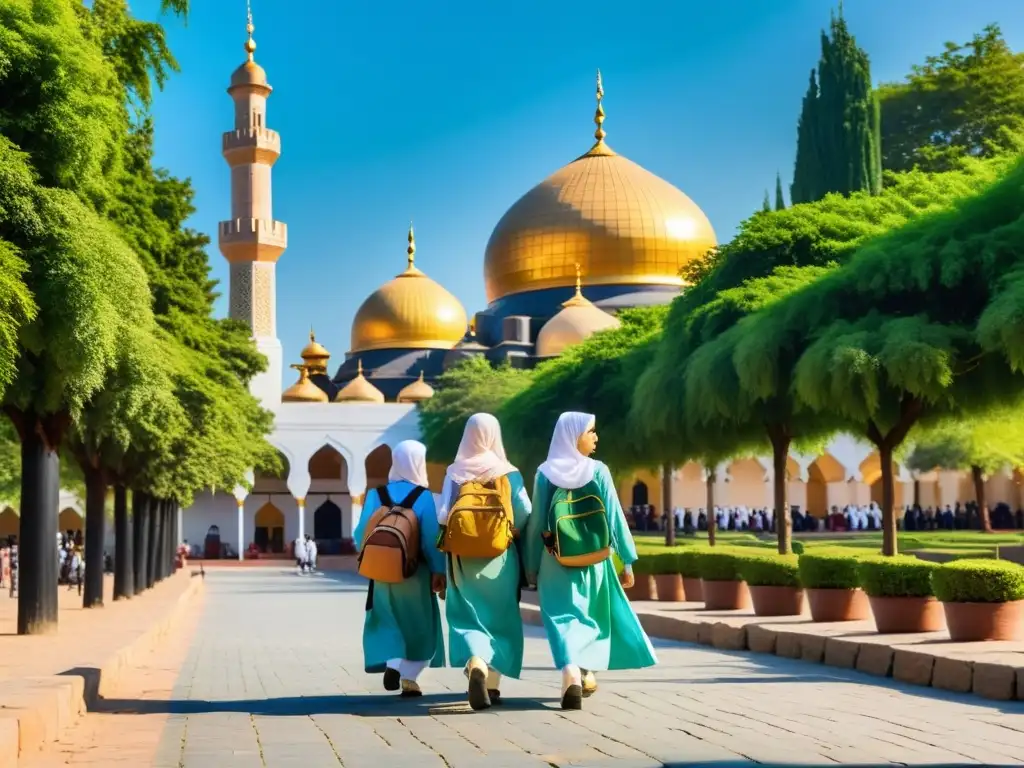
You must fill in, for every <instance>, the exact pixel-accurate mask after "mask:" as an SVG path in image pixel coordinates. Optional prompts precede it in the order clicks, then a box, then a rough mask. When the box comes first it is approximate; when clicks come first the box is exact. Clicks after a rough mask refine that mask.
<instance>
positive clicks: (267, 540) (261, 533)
mask: <svg viewBox="0 0 1024 768" xmlns="http://www.w3.org/2000/svg"><path fill="white" fill-rule="evenodd" d="M255 524H256V530H255V531H254V535H253V541H254V542H255V543H256V548H257V549H259V551H260V552H273V553H275V554H280V553H282V552H284V513H283V512H282V511H281V510H280V509H278V508H277V507H275V506H274V504H273V502H270V501H268V502H267V503H266V504H264V505H263V506H262V507H260V508H259V509H258V510H256V520H255Z"/></svg>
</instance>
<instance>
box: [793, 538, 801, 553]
mask: <svg viewBox="0 0 1024 768" xmlns="http://www.w3.org/2000/svg"><path fill="white" fill-rule="evenodd" d="M792 549H793V554H794V555H802V554H803V553H804V545H803V542H801V541H794V542H793V543H792Z"/></svg>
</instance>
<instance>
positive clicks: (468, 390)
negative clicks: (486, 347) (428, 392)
mask: <svg viewBox="0 0 1024 768" xmlns="http://www.w3.org/2000/svg"><path fill="white" fill-rule="evenodd" d="M531 378H532V372H531V371H526V370H520V369H518V368H513V367H512V366H511V365H509V364H508V363H505V364H503V365H499V366H492V365H491V363H490V362H489V361H488V360H487V359H486V358H484V357H483V356H474V357H470V358H467V359H466V360H463V361H462V362H461V363H459V364H458V365H456V366H454V367H452V368H451V369H449V370H447V371H445V372H444V373H443V374H441V376H440V378H439V379H438V381H437V385H436V393H435V394H434V396H433V397H432V398H430V399H429V400H427V401H426V402H424V403H422V404H421V406H420V412H419V420H420V430H421V431H422V433H423V442H424V444H425V445H426V446H427V457H428V459H429V460H430V461H436V462H438V463H441V464H447V463H450V462H451V461H453V460H454V459H455V454H456V452H457V451H458V449H459V442H460V441H461V440H462V431H463V429H465V427H466V420H467V419H468V418H469V417H470V416H472V415H473V414H474V413H490V414H495V415H496V414H497V413H498V410H499V409H500V408H501V406H502V405H503V404H504V403H505V401H506V400H508V399H509V398H510V397H512V396H513V395H515V394H516V393H518V392H520V391H522V390H523V389H524V388H525V387H527V386H529V384H530V380H531Z"/></svg>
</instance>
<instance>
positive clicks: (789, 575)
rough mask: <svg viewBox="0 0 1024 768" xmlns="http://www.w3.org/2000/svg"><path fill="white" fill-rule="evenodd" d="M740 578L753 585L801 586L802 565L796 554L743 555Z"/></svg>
mask: <svg viewBox="0 0 1024 768" xmlns="http://www.w3.org/2000/svg"><path fill="white" fill-rule="evenodd" d="M739 573H740V578H742V579H743V581H745V582H747V584H748V586H751V587H799V586H800V566H799V563H798V560H797V557H796V555H743V556H742V557H740V558H739Z"/></svg>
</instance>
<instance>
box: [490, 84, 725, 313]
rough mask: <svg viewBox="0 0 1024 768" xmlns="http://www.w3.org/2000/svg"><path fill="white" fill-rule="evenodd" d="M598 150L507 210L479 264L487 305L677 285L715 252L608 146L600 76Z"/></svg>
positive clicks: (654, 180)
mask: <svg viewBox="0 0 1024 768" xmlns="http://www.w3.org/2000/svg"><path fill="white" fill-rule="evenodd" d="M597 95H598V107H597V115H596V117H595V122H596V123H597V126H598V127H597V131H596V132H595V134H594V136H595V138H596V139H597V143H596V144H594V146H593V147H592V148H591V149H590V151H589V152H587V153H586V154H584V155H582V156H581V157H579V158H577V159H576V160H574V161H572V162H571V163H569V164H568V165H566V166H565V167H564V168H561V169H560V170H558V171H556V172H555V173H553V174H552V175H551V176H549V177H548V178H546V179H545V180H544V181H542V182H541V183H540V184H538V185H537V186H536V187H534V188H533V189H531V190H530V191H529V192H527V193H526V194H525V195H523V196H522V197H521V198H519V200H518V201H516V203H515V204H514V205H513V206H512V207H511V208H509V209H508V211H507V212H506V213H505V215H504V216H502V218H501V220H500V221H499V222H498V225H497V226H496V227H495V228H494V232H492V233H491V239H490V240H489V241H488V243H487V252H486V259H485V263H484V281H485V284H486V289H487V300H488V301H494V300H495V299H499V298H501V297H502V296H506V295H508V294H511V293H520V292H522V291H532V290H538V289H543V288H556V287H571V286H572V284H573V281H574V279H575V265H576V264H580V265H581V266H582V268H583V273H584V274H585V275H586V279H585V283H584V284H585V285H623V284H625V285H678V286H681V285H682V284H683V283H682V279H681V278H680V277H679V271H680V269H681V268H682V267H683V266H684V265H685V264H687V263H688V262H691V261H693V260H695V259H698V258H700V257H701V256H703V255H704V253H706V252H707V250H708V249H709V248H711V247H713V246H714V245H716V244H717V240H716V238H715V231H714V229H712V227H711V222H710V221H708V218H707V216H705V215H704V212H703V211H702V210H701V209H700V208H699V207H698V206H697V204H696V203H694V202H693V201H692V200H691V199H690V198H689V197H687V196H686V195H685V194H683V193H682V192H681V191H680V190H678V189H676V188H675V187H673V186H672V185H671V184H669V183H668V182H667V181H665V180H664V179H661V178H659V177H657V176H655V175H654V174H653V173H651V172H650V171H647V170H645V169H644V168H641V167H640V166H639V165H637V164H636V163H634V162H633V161H631V160H628V159H626V158H625V157H623V156H622V155H619V154H616V153H615V152H614V151H613V150H612V149H611V148H610V147H609V146H608V145H607V144H605V142H604V136H605V133H604V130H603V128H602V123H603V122H604V110H603V108H602V106H601V99H602V98H603V96H604V92H603V91H602V89H601V80H600V73H598V94H597Z"/></svg>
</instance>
